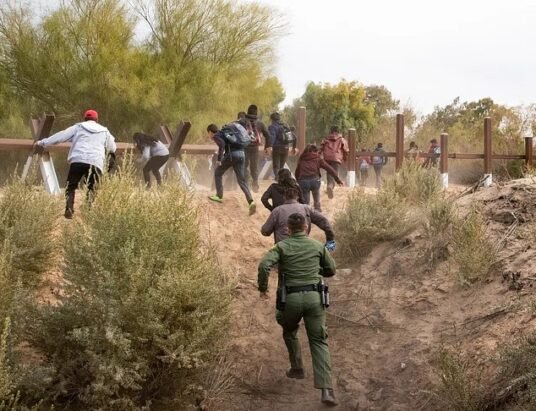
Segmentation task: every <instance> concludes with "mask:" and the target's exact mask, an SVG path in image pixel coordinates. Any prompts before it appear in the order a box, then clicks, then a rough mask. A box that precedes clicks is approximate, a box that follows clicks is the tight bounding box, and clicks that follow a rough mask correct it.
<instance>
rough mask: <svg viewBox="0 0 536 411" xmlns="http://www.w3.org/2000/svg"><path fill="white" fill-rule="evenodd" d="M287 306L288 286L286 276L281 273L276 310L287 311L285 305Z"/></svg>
mask: <svg viewBox="0 0 536 411" xmlns="http://www.w3.org/2000/svg"><path fill="white" fill-rule="evenodd" d="M286 304H287V286H286V283H285V274H283V273H281V272H280V273H279V277H278V284H277V293H276V297H275V308H276V309H278V310H279V311H284V310H285V305H286Z"/></svg>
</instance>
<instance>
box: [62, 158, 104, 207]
mask: <svg viewBox="0 0 536 411" xmlns="http://www.w3.org/2000/svg"><path fill="white" fill-rule="evenodd" d="M101 175H102V171H101V170H100V169H99V168H98V167H95V166H92V165H90V164H86V163H72V164H71V165H70V166H69V173H68V174H67V188H66V189H65V200H66V204H65V209H66V210H70V211H71V212H73V211H74V195H75V191H76V189H77V188H78V185H79V184H80V181H81V180H82V179H83V178H85V180H86V184H87V189H88V192H87V196H88V200H89V201H92V200H93V196H94V193H95V185H96V184H97V183H98V182H99V180H100V177H101Z"/></svg>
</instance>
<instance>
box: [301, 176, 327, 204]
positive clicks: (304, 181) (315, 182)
mask: <svg viewBox="0 0 536 411" xmlns="http://www.w3.org/2000/svg"><path fill="white" fill-rule="evenodd" d="M298 185H299V186H300V188H301V191H302V195H303V202H304V204H309V200H310V199H311V195H310V193H311V192H312V193H313V203H314V207H315V210H318V211H322V207H321V206H320V179H319V178H318V177H308V178H301V179H299V180H298Z"/></svg>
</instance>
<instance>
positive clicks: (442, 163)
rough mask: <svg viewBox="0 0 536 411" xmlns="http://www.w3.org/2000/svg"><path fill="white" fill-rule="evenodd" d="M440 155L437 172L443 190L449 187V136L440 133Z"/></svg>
mask: <svg viewBox="0 0 536 411" xmlns="http://www.w3.org/2000/svg"><path fill="white" fill-rule="evenodd" d="M440 144H441V154H440V158H439V171H440V173H441V182H442V184H443V188H444V189H447V188H448V187H449V135H448V134H447V133H441V141H440Z"/></svg>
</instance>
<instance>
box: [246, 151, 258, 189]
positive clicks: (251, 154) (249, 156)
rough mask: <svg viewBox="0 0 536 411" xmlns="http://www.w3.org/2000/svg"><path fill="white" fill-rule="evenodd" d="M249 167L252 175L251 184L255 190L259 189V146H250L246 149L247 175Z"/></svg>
mask: <svg viewBox="0 0 536 411" xmlns="http://www.w3.org/2000/svg"><path fill="white" fill-rule="evenodd" d="M248 168H249V174H250V175H251V185H252V188H253V191H255V192H257V191H258V190H259V146H249V147H248V148H247V149H246V163H245V167H244V174H245V175H246V176H247V174H248Z"/></svg>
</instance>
